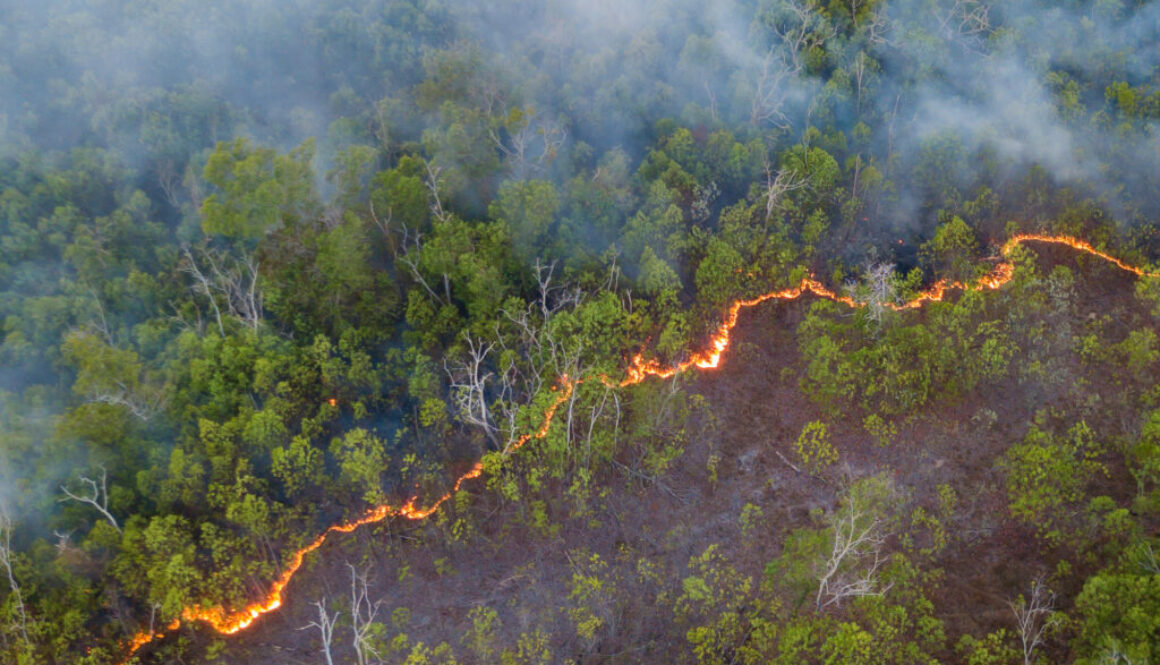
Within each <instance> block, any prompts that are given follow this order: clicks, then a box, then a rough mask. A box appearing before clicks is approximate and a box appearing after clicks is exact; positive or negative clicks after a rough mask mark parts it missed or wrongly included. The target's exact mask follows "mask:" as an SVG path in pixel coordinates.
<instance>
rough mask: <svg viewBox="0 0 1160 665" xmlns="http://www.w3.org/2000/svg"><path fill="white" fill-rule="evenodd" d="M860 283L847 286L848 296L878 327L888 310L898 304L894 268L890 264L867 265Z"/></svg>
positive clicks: (851, 283)
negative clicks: (862, 308) (863, 309)
mask: <svg viewBox="0 0 1160 665" xmlns="http://www.w3.org/2000/svg"><path fill="white" fill-rule="evenodd" d="M862 271H863V280H862V282H860V283H857V282H850V283H847V284H846V292H847V294H848V295H849V296H850V297H851V298H853V299H854V301H855V302H857V303H859V304H860V305H862V306H863V307H864V308H865V309H866V316H867V317H868V318H869V319H870V320H871V321H873V322H874V323H875V324H876V325H880V324H881V323H882V317H883V315H884V314H885V312H886V310H888V309H890V308H891V306H892V305H895V304H897V302H898V288H897V285H896V284H895V282H894V266H893V265H892V264H890V263H867V264H866V265H865V266H864V267H863V269H862Z"/></svg>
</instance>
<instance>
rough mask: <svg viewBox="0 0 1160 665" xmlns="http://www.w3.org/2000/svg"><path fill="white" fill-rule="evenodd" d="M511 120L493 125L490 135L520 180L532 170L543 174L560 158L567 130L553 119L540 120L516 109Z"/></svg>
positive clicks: (508, 116)
mask: <svg viewBox="0 0 1160 665" xmlns="http://www.w3.org/2000/svg"><path fill="white" fill-rule="evenodd" d="M507 118H508V121H507V122H504V123H502V124H499V123H493V124H492V126H491V127H490V128H489V129H488V136H489V137H490V138H491V140H492V143H494V144H495V146H496V148H497V149H498V150H499V151H500V152H501V153H503V155H504V157H505V158H506V159H507V161H508V163H509V164H510V167H511V172H512V176H513V177H514V178H515V179H517V180H522V179H523V178H525V177H527V175H528V174H529V173H530V172H532V171H542V170H543V169H544V166H545V165H547V164H548V163H549V162H551V161H552V160H553V159H555V158H556V155H557V154H558V153H559V151H560V147H561V146H563V145H564V142H565V141H566V140H567V138H568V133H567V132H566V131H565V130H564V128H563V127H561V126H560V125H558V124H557V123H555V122H553V121H551V120H541V119H538V118H536V116H535V113H534V112H532V111H522V110H515V111H512V112H509V113H508V115H507ZM501 130H503V131H501Z"/></svg>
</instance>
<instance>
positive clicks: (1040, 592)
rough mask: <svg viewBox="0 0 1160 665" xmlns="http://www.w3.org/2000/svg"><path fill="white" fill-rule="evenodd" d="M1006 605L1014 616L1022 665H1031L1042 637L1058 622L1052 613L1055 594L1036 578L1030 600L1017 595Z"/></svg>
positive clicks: (1041, 580)
mask: <svg viewBox="0 0 1160 665" xmlns="http://www.w3.org/2000/svg"><path fill="white" fill-rule="evenodd" d="M1007 604H1008V605H1009V606H1010V607H1011V612H1013V613H1014V614H1015V625H1016V627H1017V628H1018V629H1019V639H1020V641H1021V642H1022V644H1023V665H1031V663H1032V662H1033V661H1034V660H1035V650H1036V649H1038V648H1039V647H1040V646H1042V645H1043V638H1044V636H1045V635H1046V634H1047V632H1048V631H1049V630H1051V629H1053V628H1055V627H1056V626H1058V625H1059V622H1060V619H1059V616H1058V615H1056V614H1055V613H1054V610H1055V592H1054V591H1052V590H1051V589H1048V588H1047V586H1046V585H1044V583H1043V578H1042V577H1037V578H1035V579H1034V580H1032V581H1031V598H1024V597H1023V594H1019V597H1018V598H1016V599H1015V601H1014V602H1008V603H1007Z"/></svg>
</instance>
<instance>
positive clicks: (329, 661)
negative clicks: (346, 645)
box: [298, 599, 340, 665]
mask: <svg viewBox="0 0 1160 665" xmlns="http://www.w3.org/2000/svg"><path fill="white" fill-rule="evenodd" d="M314 606H315V607H317V608H318V621H311V622H310V623H308V624H306V625H305V626H302V627H301V628H299V629H298V630H309V629H311V628H317V629H318V632H319V634H320V636H321V638H322V649H320V650H321V651H322V655H323V656H325V657H326V665H334V658H333V657H331V655H330V645H331V642H332V641H333V637H334V622H335V620H337V619H338V615H339V614H340V612H335V613H334V614H333V615H331V614H328V613H327V611H326V605H325V599H324V600H320V601H315V603H314Z"/></svg>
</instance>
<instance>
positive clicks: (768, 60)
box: [749, 48, 801, 129]
mask: <svg viewBox="0 0 1160 665" xmlns="http://www.w3.org/2000/svg"><path fill="white" fill-rule="evenodd" d="M799 71H801V66H800V65H797V64H792V65H791V64H790V63H788V62H786V61H785V59H784V56H782V55H781V52H779V51H777V50H776V48H770V49H769V52H768V53H766V55H765V57H764V58H762V60H761V66H760V67H759V69H758V71H757V74H756V80H755V81H754V86H753V97H752V99H751V100H750V104H749V124H750V125H752V126H753V127H762V126H765V125H767V124H768V125H772V126H773V127H776V128H778V129H785V128H787V127H789V118H788V117H786V115H785V113H784V112H782V108H783V107H784V106H785V102H786V99H787V98H788V97H789V89H790V88H789V85H788V84H787V79H789V78H790V77H792V76H794V75H796V74H797V73H798V72H799Z"/></svg>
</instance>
